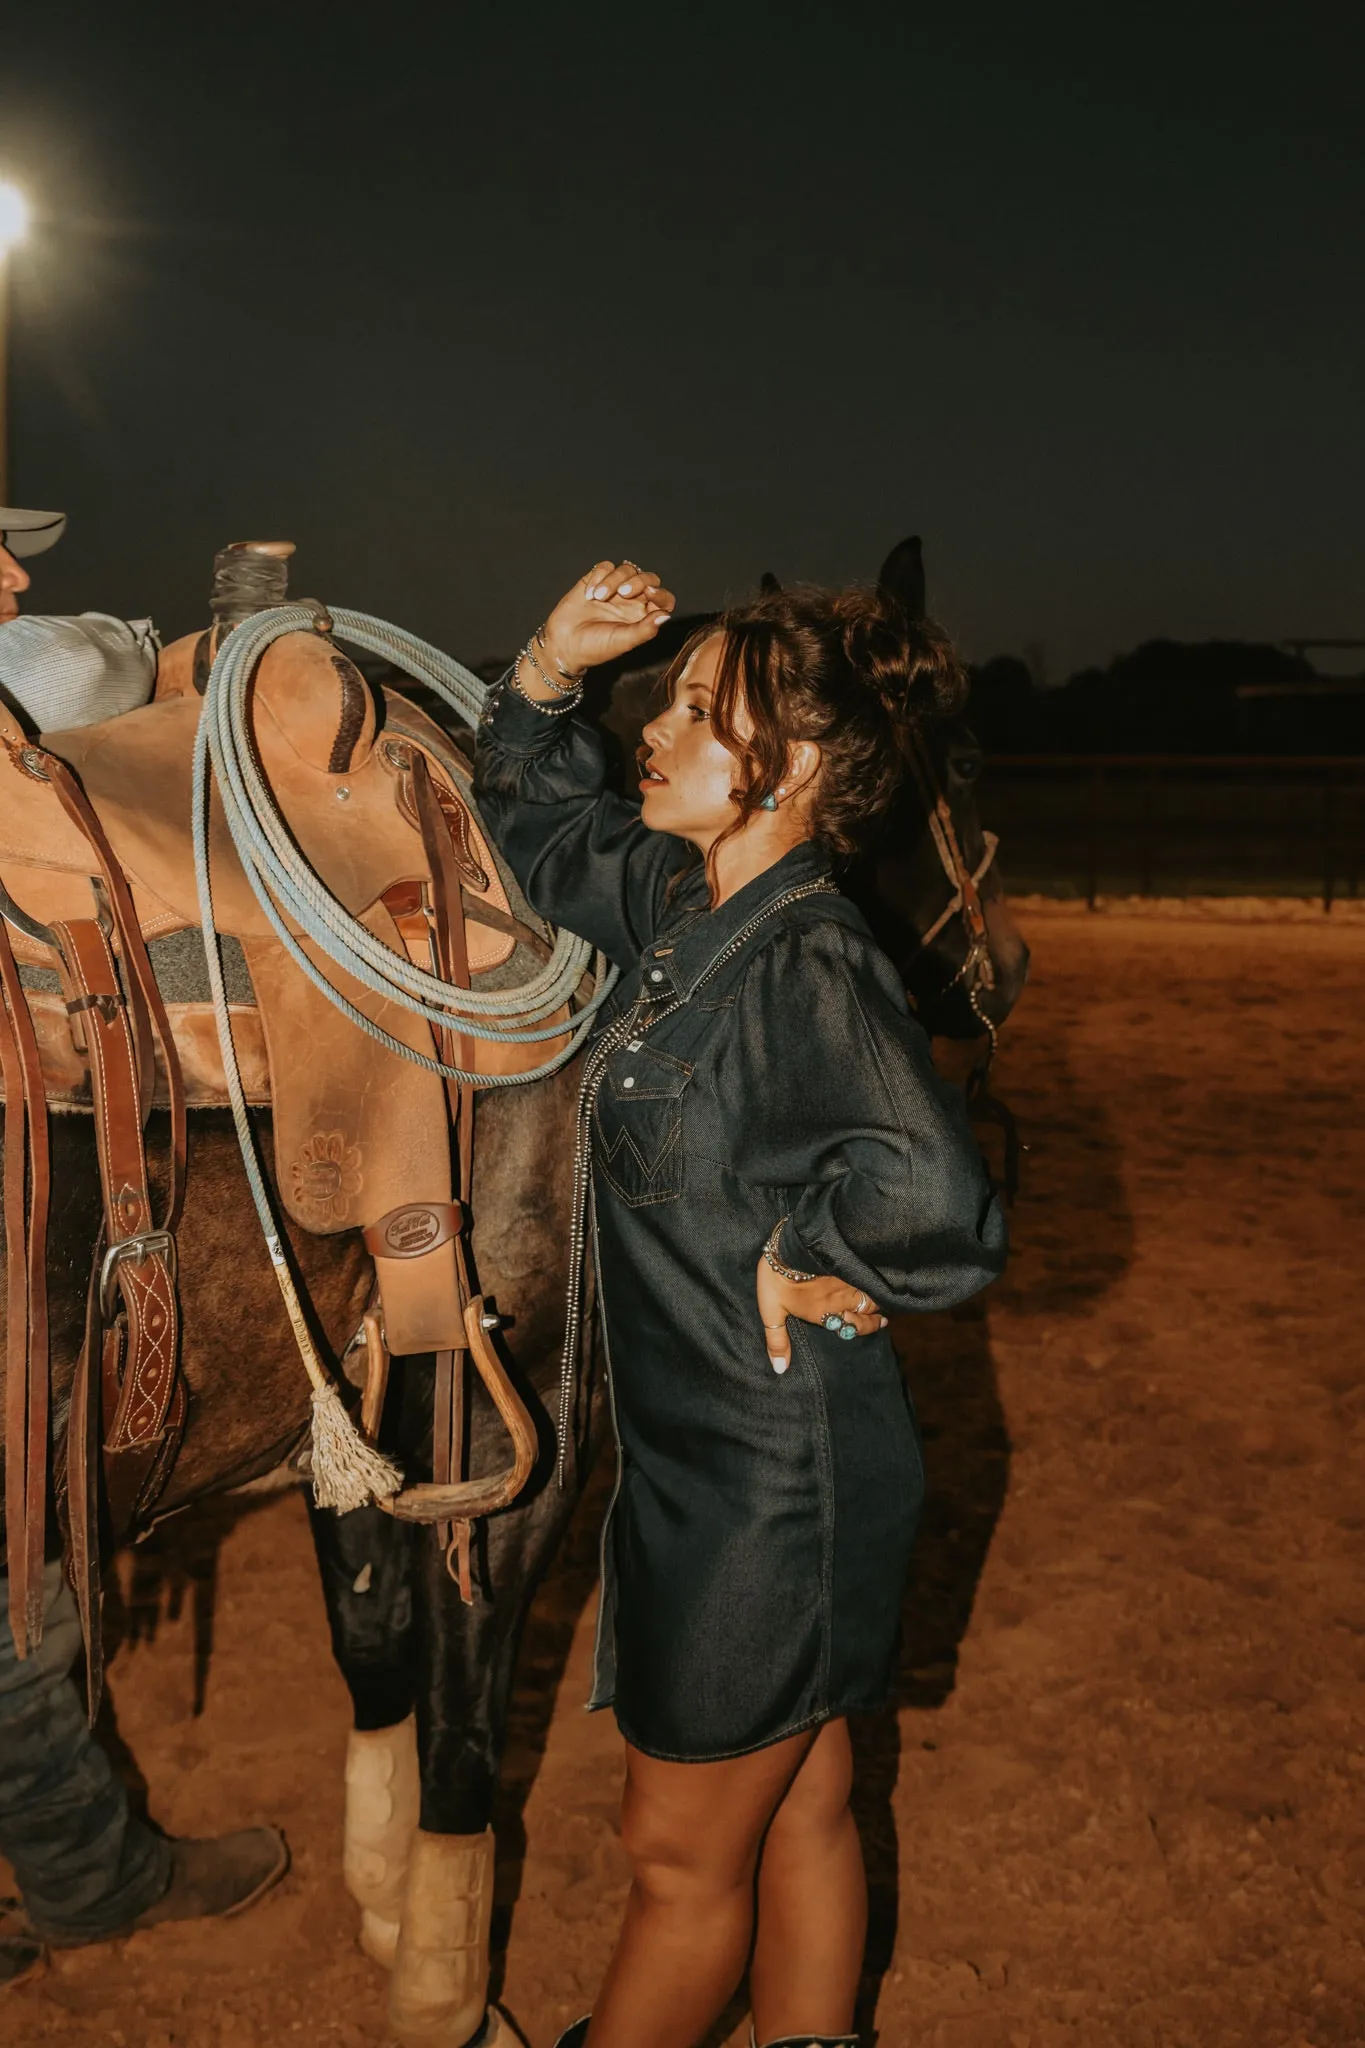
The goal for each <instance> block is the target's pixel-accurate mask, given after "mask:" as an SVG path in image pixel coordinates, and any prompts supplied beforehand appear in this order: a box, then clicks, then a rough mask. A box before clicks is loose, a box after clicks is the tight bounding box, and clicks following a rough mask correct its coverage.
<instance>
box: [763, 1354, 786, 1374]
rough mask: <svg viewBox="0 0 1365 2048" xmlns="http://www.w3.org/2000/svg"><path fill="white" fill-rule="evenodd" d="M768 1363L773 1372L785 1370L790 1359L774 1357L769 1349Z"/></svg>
mask: <svg viewBox="0 0 1365 2048" xmlns="http://www.w3.org/2000/svg"><path fill="white" fill-rule="evenodd" d="M768 1363H769V1365H770V1366H771V1367H772V1369H773V1371H774V1372H785V1371H786V1370H787V1367H788V1366H789V1365H790V1364H791V1360H790V1359H789V1358H774V1357H773V1355H772V1352H771V1351H770V1352H769V1353H768Z"/></svg>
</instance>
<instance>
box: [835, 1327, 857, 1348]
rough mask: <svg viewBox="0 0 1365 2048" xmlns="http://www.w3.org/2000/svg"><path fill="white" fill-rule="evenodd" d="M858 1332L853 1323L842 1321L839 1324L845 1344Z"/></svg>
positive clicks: (840, 1333)
mask: <svg viewBox="0 0 1365 2048" xmlns="http://www.w3.org/2000/svg"><path fill="white" fill-rule="evenodd" d="M857 1334H858V1332H857V1331H856V1330H855V1329H854V1327H853V1325H852V1323H841V1324H840V1325H839V1335H840V1336H841V1337H842V1338H843V1340H844V1342H845V1344H847V1343H849V1342H850V1341H851V1339H853V1338H854V1337H856V1336H857Z"/></svg>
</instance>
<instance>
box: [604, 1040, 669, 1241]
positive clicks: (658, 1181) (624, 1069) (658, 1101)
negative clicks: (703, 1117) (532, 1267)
mask: <svg viewBox="0 0 1365 2048" xmlns="http://www.w3.org/2000/svg"><path fill="white" fill-rule="evenodd" d="M691 1079H692V1069H691V1067H690V1066H688V1064H687V1063H686V1061H685V1060H675V1059H674V1058H672V1056H671V1055H670V1054H668V1053H666V1052H655V1051H654V1050H653V1049H652V1048H650V1047H647V1046H643V1045H642V1046H641V1048H640V1050H639V1051H638V1052H628V1051H622V1052H618V1053H616V1054H615V1055H614V1056H613V1058H612V1060H611V1061H610V1063H609V1065H608V1067H607V1071H606V1074H605V1075H604V1076H603V1080H602V1085H601V1087H600V1088H599V1089H598V1091H597V1110H596V1118H597V1146H596V1152H597V1166H598V1169H599V1171H600V1172H601V1174H602V1177H603V1179H604V1180H605V1181H606V1182H607V1184H608V1185H609V1186H610V1188H611V1189H612V1192H613V1193H614V1194H616V1195H619V1197H620V1199H621V1200H622V1201H623V1202H625V1203H626V1204H627V1205H628V1206H629V1207H630V1208H632V1209H642V1208H644V1207H645V1206H646V1204H647V1203H650V1202H671V1201H673V1200H674V1199H675V1198H676V1197H677V1196H678V1195H680V1194H681V1193H682V1190H683V1141H682V1140H683V1128H682V1127H683V1096H684V1094H685V1093H686V1090H687V1085H688V1083H689V1082H690V1081H691Z"/></svg>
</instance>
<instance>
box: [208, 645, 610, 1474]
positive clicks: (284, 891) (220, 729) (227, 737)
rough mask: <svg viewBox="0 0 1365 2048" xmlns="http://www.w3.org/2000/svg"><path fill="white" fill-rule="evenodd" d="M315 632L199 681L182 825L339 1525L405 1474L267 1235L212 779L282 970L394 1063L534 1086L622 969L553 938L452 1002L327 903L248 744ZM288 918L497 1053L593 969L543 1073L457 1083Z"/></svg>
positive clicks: (416, 669) (320, 1460)
mask: <svg viewBox="0 0 1365 2048" xmlns="http://www.w3.org/2000/svg"><path fill="white" fill-rule="evenodd" d="M331 617H332V620H333V623H334V624H335V626H337V627H338V628H339V629H340V631H341V632H342V633H343V634H344V636H345V637H346V638H347V639H348V640H351V641H354V642H355V644H356V645H357V646H359V647H363V648H365V649H367V650H368V651H369V652H370V653H372V654H380V655H385V656H387V657H389V658H390V659H392V660H394V661H395V662H396V663H397V664H398V665H400V666H401V667H402V668H403V669H404V671H405V672H406V673H407V674H409V675H411V676H414V677H416V678H417V679H418V680H419V681H421V682H423V683H425V684H427V685H428V686H429V687H430V688H431V689H433V690H434V691H435V692H436V694H437V695H438V696H439V697H441V698H442V699H443V700H444V702H445V703H446V704H448V705H449V706H450V708H451V709H452V710H453V711H454V712H455V714H456V715H457V717H459V718H461V719H462V720H463V721H464V722H465V724H467V725H470V726H476V725H477V724H478V721H479V716H480V713H481V712H482V709H483V705H484V700H485V698H486V696H487V687H486V685H485V684H484V683H482V682H481V681H480V680H479V678H478V677H477V676H476V675H474V674H472V673H471V671H470V670H469V669H467V668H465V667H464V666H463V665H462V663H460V662H458V661H455V660H454V659H452V657H451V656H450V655H448V654H443V653H442V652H441V651H440V649H439V648H436V647H432V646H431V645H429V643H428V642H427V641H425V640H419V639H418V638H417V637H416V636H415V635H414V634H412V633H407V632H404V631H403V629H402V628H401V627H398V626H391V625H389V624H388V623H387V622H386V621H384V620H383V619H374V618H371V617H369V615H368V614H367V613H365V612H352V611H343V610H340V609H338V610H336V611H334V612H333V613H332V614H331ZM316 625H317V613H316V611H315V610H314V609H313V608H311V607H309V606H306V605H280V606H277V607H275V608H274V609H272V610H270V611H265V612H260V613H257V614H256V615H255V616H253V617H252V618H251V619H249V620H248V621H246V622H245V623H244V624H242V625H240V626H238V627H237V628H236V630H235V631H234V632H233V633H232V634H231V635H230V637H229V638H228V639H227V640H226V641H225V642H224V644H223V646H222V648H221V649H220V651H219V654H218V657H217V659H216V660H215V662H214V664H213V668H212V671H211V672H210V675H209V679H208V686H207V689H206V691H205V695H204V706H203V710H202V712H201V713H200V718H199V727H198V730H197V732H196V734H195V742H194V790H193V820H192V824H193V834H194V881H195V888H196V890H197V892H198V897H199V918H200V925H201V928H202V931H203V935H204V957H205V964H206V967H207V971H208V981H209V993H210V995H211V997H212V1000H213V1012H214V1019H215V1022H216V1024H217V1027H218V1043H219V1046H220V1048H221V1051H222V1056H223V1072H224V1076H225V1079H226V1081H227V1092H228V1100H229V1103H230V1104H231V1107H232V1120H233V1123H234V1125H235V1127H236V1132H237V1143H238V1146H239V1148H240V1150H241V1155H242V1164H243V1167H244V1168H245V1170H246V1177H247V1183H248V1186H249V1187H250V1189H251V1198H252V1201H253V1203H254V1204H255V1208H256V1214H257V1216H258V1218H259V1220H260V1225H261V1230H262V1233H263V1234H264V1237H265V1242H266V1248H267V1250H268V1252H269V1254H270V1263H271V1266H272V1268H273V1270H274V1274H275V1278H276V1280H277V1282H278V1283H279V1288H280V1293H281V1295H282V1296H283V1299H284V1306H285V1311H286V1314H287V1315H288V1318H289V1325H290V1329H291V1330H292V1332H293V1336H294V1341H295V1343H296V1345H297V1346H298V1351H299V1356H300V1358H301V1359H302V1361H303V1367H304V1371H305V1372H306V1373H307V1375H308V1378H309V1381H310V1382H311V1384H312V1388H313V1491H314V1495H315V1497H316V1498H317V1500H318V1502H319V1504H320V1505H322V1506H324V1507H335V1508H337V1509H338V1510H340V1511H342V1512H345V1511H346V1510H347V1509H349V1508H356V1507H362V1506H363V1505H364V1504H365V1503H366V1501H368V1500H370V1499H377V1500H384V1499H387V1498H389V1497H390V1496H391V1495H392V1494H394V1493H396V1492H397V1491H398V1489H399V1487H400V1486H401V1484H402V1474H401V1473H400V1472H399V1470H398V1468H397V1466H396V1465H394V1464H393V1462H392V1461H391V1460H390V1459H389V1458H387V1457H385V1456H384V1454H383V1453H382V1452H380V1451H378V1450H377V1449H376V1448H375V1447H374V1446H373V1445H372V1444H369V1443H367V1442H366V1441H365V1439H364V1438H363V1437H362V1436H361V1435H360V1433H359V1431H358V1430H357V1429H356V1427H355V1425H354V1423H353V1422H352V1421H351V1418H350V1416H349V1415H348V1414H347V1412H346V1408H345V1405H344V1403H343V1402H342V1399H341V1396H340V1394H339V1392H338V1390H337V1388H336V1386H335V1384H334V1383H333V1381H332V1378H331V1376H330V1374H329V1373H328V1371H327V1369H326V1367H325V1366H324V1365H323V1363H322V1360H321V1358H320V1357H319V1355H318V1350H317V1346H316V1344H315V1343H314V1341H313V1335H312V1329H311V1327H310V1323H309V1317H308V1312H307V1310H306V1309H305V1307H304V1304H303V1301H302V1299H301V1297H300V1294H299V1290H298V1286H297V1284H296V1282H295V1279H294V1274H293V1269H292V1266H291V1263H290V1255H289V1252H288V1249H287V1246H286V1243H285V1241H284V1239H283V1237H282V1235H281V1232H280V1228H279V1225H278V1223H277V1221H276V1217H275V1210H274V1205H273V1203H272V1201H271V1197H270V1191H269V1187H268V1184H267V1181H266V1176H265V1169H264V1165H263V1163H262V1160H261V1156H260V1150H259V1147H258V1144H257V1140H256V1134H255V1132H254V1130H253V1129H252V1125H251V1118H250V1114H249V1112H248V1109H247V1101H246V1091H245V1089H244V1088H243V1086H242V1076H241V1069H240V1067H239V1065H238V1062H237V1050H236V1046H235V1044H234V1043H233V1036H232V1020H231V1015H230V1012H229V1009H228V997H227V988H226V985H225V982H224V979H223V961H222V951H221V947H220V943H219V938H218V927H217V923H216V920H215V918H214V911H213V881H212V875H211V872H210V866H209V793H210V781H211V778H212V780H213V781H214V782H216V785H217V788H218V793H219V798H220V800H221V802H222V806H223V812H224V816H225V818H226V820H227V826H228V831H229V834H230V835H231V838H232V843H233V847H234V848H235V850H236V853H237V857H238V859H239V861H240V862H241V864H242V868H243V870H244V872H245V874H246V877H247V880H248V881H249V882H250V884H251V888H252V892H253V894H254V895H255V897H256V900H257V902H258V903H259V904H260V906H261V908H262V910H263V911H264V912H265V915H266V917H267V918H268V920H269V922H270V925H271V928H272V930H273V931H274V932H275V934H276V936H277V938H278V939H279V941H280V943H281V945H282V946H283V947H284V949H285V951H286V952H287V953H288V955H289V957H290V958H291V959H292V960H293V961H294V963H295V964H296V966H298V967H299V968H300V969H301V970H302V971H303V973H305V974H306V975H307V976H308V979H309V980H310V981H311V982H312V983H313V985H314V986H315V987H316V988H318V989H320V990H321V991H322V993H323V994H324V995H325V996H326V997H327V999H328V1000H329V1002H332V1003H334V1004H335V1005H336V1007H337V1008H338V1009H339V1010H340V1011H341V1012H342V1014H343V1016H346V1017H348V1018H349V1019H350V1021H351V1022H352V1023H353V1024H354V1025H356V1027H357V1028H358V1029H359V1030H361V1031H364V1032H365V1033H366V1034H367V1036H369V1037H370V1038H373V1039H375V1040H377V1041H378V1043H379V1044H380V1045H383V1046H385V1047H387V1048H388V1050H389V1051H390V1052H393V1053H396V1054H397V1055H398V1056H399V1058H401V1059H406V1060H411V1061H413V1062H414V1063H415V1064H416V1065H417V1066H421V1067H426V1068H427V1069H428V1070H430V1071H431V1072H434V1073H438V1074H441V1075H443V1076H446V1077H447V1078H449V1079H451V1080H455V1081H462V1082H468V1083H471V1084H472V1085H474V1086H475V1087H511V1086H519V1085H520V1084H522V1083H523V1082H526V1081H535V1080H539V1079H541V1078H542V1077H543V1076H545V1075H547V1074H552V1073H553V1072H554V1071H555V1070H556V1068H558V1067H561V1066H563V1065H564V1063H565V1061H566V1060H570V1059H572V1058H573V1056H574V1054H575V1053H576V1052H577V1051H578V1048H579V1046H580V1045H581V1044H582V1042H583V1040H584V1038H585V1036H586V1035H587V1033H588V1031H589V1030H590V1029H591V1026H592V1020H593V1017H594V1015H595V1014H596V1012H597V1010H598V1008H599V1007H600V1005H601V1003H602V1001H603V999H604V998H605V996H606V995H607V992H608V990H609V989H610V988H611V986H612V984H613V982H614V981H615V980H616V975H617V970H616V969H615V968H614V967H612V966H611V965H610V964H609V963H608V961H607V960H606V959H605V957H604V956H603V955H602V954H600V953H594V951H593V948H592V947H591V946H590V945H589V944H588V943H587V941H586V940H585V939H580V938H576V937H575V936H574V935H573V934H572V933H570V932H564V931H560V932H558V933H557V934H556V936H555V943H554V949H553V951H552V953H551V955H550V958H549V961H548V962H547V963H546V964H545V966H544V967H542V968H540V969H539V970H538V971H537V972H536V973H535V974H533V975H532V976H531V977H530V978H529V979H528V980H527V981H526V982H525V983H523V985H522V986H521V987H520V988H517V989H498V990H495V991H480V990H474V989H463V988H456V987H454V986H452V985H451V984H450V983H448V982H445V981H442V980H441V978H440V976H439V975H435V974H430V973H428V972H427V971H425V970H424V969H423V968H420V967H418V966H416V965H415V964H414V963H413V962H412V961H411V960H409V959H408V958H407V956H406V954H403V955H399V954H397V953H395V952H394V951H393V949H392V948H391V947H389V946H386V945H385V944H384V941H383V940H382V939H380V938H377V937H376V936H375V934H374V933H373V932H371V931H370V930H369V929H368V927H367V926H365V925H363V924H362V923H361V922H360V920H359V919H358V918H357V917H354V916H353V915H352V914H351V912H350V911H348V910H347V909H346V908H345V907H344V905H343V904H341V903H339V902H338V901H337V899H336V897H335V896H333V895H332V893H331V892H330V890H328V889H327V888H326V887H325V885H324V884H323V882H322V881H321V880H320V878H319V877H318V876H317V875H316V874H315V873H314V872H313V869H312V868H311V867H310V866H309V865H308V863H307V861H306V860H305V859H304V858H303V856H302V855H301V853H300V852H299V850H298V848H297V846H296V845H295V844H294V841H293V839H292V837H291V835H290V832H289V829H288V827H287V826H286V824H285V822H284V819H283V818H282V816H281V815H280V811H279V808H278V806H277V804H276V803H275V799H274V797H273V795H272V793H271V791H270V787H269V785H268V783H267V782H266V780H265V777H264V775H263V774H262V772H261V769H260V767H259V765H258V763H257V760H256V756H255V750H254V747H253V745H252V738H251V716H250V706H249V690H250V684H251V678H252V675H253V674H254V672H255V669H256V664H257V663H258V661H259V660H260V658H261V656H262V655H263V654H264V652H265V650H266V648H267V647H269V646H270V645H271V644H272V642H274V641H276V640H279V639H281V638H282V637H283V636H284V635H285V634H286V633H298V632H308V631H311V630H313V629H314V628H315V627H316ZM286 917H288V918H291V919H292V920H293V922H294V923H295V924H296V925H297V926H298V927H299V929H300V930H301V931H302V932H303V934H304V936H305V937H306V938H308V939H310V940H312V941H313V943H314V944H316V945H317V947H318V948H319V950H320V952H321V953H322V954H323V956H324V958H325V959H326V960H327V961H328V962H329V963H330V964H331V965H332V966H333V967H336V968H340V969H341V970H343V971H344V972H345V973H347V974H349V975H351V976H353V977H354V979H355V980H356V981H358V982H359V983H360V984H361V986H362V987H364V988H368V989H370V990H372V991H373V992H374V993H375V994H377V995H380V996H382V997H384V998H385V999H386V1000H388V1001H391V1002H395V1003H398V1004H400V1005H401V1006H402V1008H404V1009H405V1010H408V1011H410V1012H411V1013H412V1014H413V1015H414V1016H418V1017H422V1018H424V1019H425V1020H426V1021H427V1022H428V1023H429V1024H433V1025H444V1026H445V1027H446V1028H447V1029H448V1030H453V1031H456V1032H458V1033H461V1034H463V1035H464V1036H465V1037H469V1038H483V1039H489V1040H492V1041H494V1042H496V1043H502V1044H506V1043H516V1044H524V1043H525V1042H526V1041H527V1040H528V1039H529V1040H531V1041H536V1040H545V1039H551V1038H561V1037H563V1036H564V1032H565V1028H566V1027H565V1023H564V1020H563V1017H562V1016H560V1017H558V1019H557V1021H555V1022H546V1020H547V1019H549V1018H553V1017H555V1016H556V1013H557V1012H560V1011H562V1010H563V1009H564V1008H565V1006H566V1005H567V1004H568V1003H569V1002H570V1000H571V999H572V998H573V996H574V993H575V991H576V990H577V989H578V987H579V985H580V983H581V982H582V980H583V977H584V975H585V974H586V973H587V971H588V969H589V967H592V968H593V971H594V987H593V991H592V994H591V996H590V997H589V998H588V999H587V1001H586V1003H585V1004H584V1006H583V1008H582V1009H581V1010H580V1011H579V1013H578V1015H577V1016H576V1017H575V1019H574V1021H573V1025H572V1028H571V1030H570V1032H569V1039H568V1043H567V1044H566V1045H565V1046H563V1047H562V1048H561V1050H559V1051H558V1052H555V1053H551V1054H549V1055H548V1056H547V1057H546V1058H545V1059H544V1060H543V1061H542V1062H541V1064H540V1065H539V1066H538V1067H534V1068H532V1069H531V1070H530V1071H529V1072H526V1073H521V1074H509V1075H504V1074H473V1073H467V1072H466V1071H465V1070H464V1069H463V1068H460V1067H454V1066H449V1065H447V1064H446V1063H445V1062H443V1061H441V1060H439V1059H436V1058H434V1057H432V1056H431V1055H430V1054H427V1053H421V1052H418V1051H416V1050H414V1048H413V1047H412V1046H409V1045H405V1044H404V1043H403V1042H402V1040H401V1039H398V1038H395V1037H394V1036H393V1035H392V1034H391V1033H390V1032H387V1031H384V1030H383V1029H382V1028H381V1027H380V1026H379V1025H377V1024H376V1023H375V1022H374V1021H373V1019H372V1018H370V1017H367V1016H366V1015H365V1014H364V1013H363V1011H361V1010H359V1009H357V1008H356V1006H355V1004H354V1003H351V1002H349V1001H348V1000H347V998H346V997H345V996H344V995H343V994H342V993H341V991H340V990H339V989H338V988H336V987H335V986H334V984H333V983H332V982H331V981H329V980H328V978H327V975H326V973H325V972H324V970H323V969H322V968H321V967H320V966H318V964H317V963H316V962H315V961H314V960H313V959H311V958H310V956H309V955H308V954H307V953H306V952H305V951H304V950H303V947H302V946H301V945H300V944H299V942H298V940H297V939H296V937H295V936H294V934H293V932H291V931H290V929H289V927H288V925H287V924H286V922H285V918H286Z"/></svg>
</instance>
